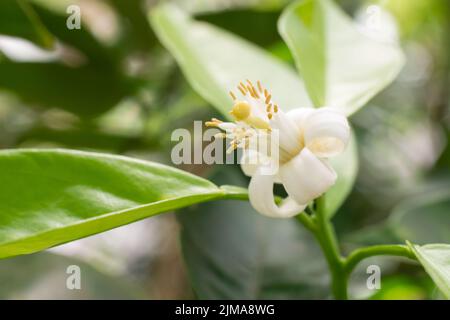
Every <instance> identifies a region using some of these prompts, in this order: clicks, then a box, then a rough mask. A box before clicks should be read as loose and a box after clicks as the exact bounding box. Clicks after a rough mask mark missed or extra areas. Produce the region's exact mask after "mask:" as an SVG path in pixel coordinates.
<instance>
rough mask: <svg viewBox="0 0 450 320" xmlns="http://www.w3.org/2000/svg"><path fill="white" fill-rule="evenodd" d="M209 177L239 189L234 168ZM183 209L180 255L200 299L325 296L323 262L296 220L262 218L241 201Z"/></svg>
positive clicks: (306, 233) (326, 288) (318, 250)
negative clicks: (218, 175)
mask: <svg viewBox="0 0 450 320" xmlns="http://www.w3.org/2000/svg"><path fill="white" fill-rule="evenodd" d="M215 179H216V180H219V181H216V182H220V183H225V182H226V183H232V184H243V185H245V180H244V179H243V177H242V175H239V173H238V172H237V170H236V171H233V170H227V171H223V172H221V173H220V177H216V178H215ZM236 191H237V192H239V190H238V189H236ZM183 211H184V212H180V214H179V215H178V218H179V221H180V222H181V226H182V228H181V242H182V248H183V254H184V258H185V262H186V264H187V269H188V275H189V277H190V280H191V283H192V286H193V288H194V291H195V293H196V294H197V296H198V297H199V298H200V299H289V298H290V299H294V298H296V299H301V298H307V299H313V298H317V299H320V298H326V297H328V295H329V288H328V283H327V282H328V279H327V275H328V272H327V269H326V263H325V260H324V259H323V256H322V254H321V251H320V248H319V247H318V246H317V244H316V242H315V241H314V239H313V238H312V236H311V235H310V233H309V232H308V231H307V230H306V229H305V228H304V227H303V226H302V225H301V224H300V223H298V221H296V219H289V220H285V219H281V220H280V219H270V218H266V217H264V216H262V215H260V214H259V213H257V212H256V211H255V210H253V209H252V207H251V206H250V204H249V203H248V202H246V201H230V200H228V201H214V202H210V203H205V204H202V205H199V206H193V207H189V208H186V209H184V210H183Z"/></svg>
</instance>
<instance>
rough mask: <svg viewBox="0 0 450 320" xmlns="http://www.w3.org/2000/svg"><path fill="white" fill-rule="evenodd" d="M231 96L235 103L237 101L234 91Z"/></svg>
mask: <svg viewBox="0 0 450 320" xmlns="http://www.w3.org/2000/svg"><path fill="white" fill-rule="evenodd" d="M229 94H230V96H231V99H233V101H235V100H236V96H235V95H234V93H233V91H230V92H229Z"/></svg>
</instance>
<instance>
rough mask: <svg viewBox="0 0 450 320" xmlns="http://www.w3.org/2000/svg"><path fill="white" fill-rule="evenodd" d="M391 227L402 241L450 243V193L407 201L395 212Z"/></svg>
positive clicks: (435, 194)
mask: <svg viewBox="0 0 450 320" xmlns="http://www.w3.org/2000/svg"><path fill="white" fill-rule="evenodd" d="M389 227H390V228H391V229H392V230H393V231H394V232H395V234H396V235H397V236H398V237H399V238H401V239H408V240H410V241H412V242H414V243H418V244H426V243H450V232H449V231H450V230H449V228H450V192H449V191H448V190H442V191H441V192H436V191H433V192H432V193H431V194H425V195H422V196H418V197H414V198H412V199H407V200H406V201H405V202H403V203H401V204H400V205H399V206H397V207H396V208H395V209H394V212H393V214H392V215H391V217H390V220H389Z"/></svg>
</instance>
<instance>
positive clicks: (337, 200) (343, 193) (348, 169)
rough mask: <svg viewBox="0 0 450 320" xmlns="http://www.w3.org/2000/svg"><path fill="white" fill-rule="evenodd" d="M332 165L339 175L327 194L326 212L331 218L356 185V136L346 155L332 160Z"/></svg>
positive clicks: (352, 139)
mask: <svg viewBox="0 0 450 320" xmlns="http://www.w3.org/2000/svg"><path fill="white" fill-rule="evenodd" d="M331 165H332V166H333V168H334V169H335V170H336V172H337V173H338V178H337V180H336V183H335V185H334V186H332V187H331V188H330V190H328V191H327V193H326V201H325V212H326V214H327V216H328V217H330V218H331V217H332V216H333V215H334V214H335V213H336V212H337V210H338V209H339V208H340V207H341V205H342V204H343V203H344V201H345V199H346V198H347V196H348V195H349V194H350V191H351V190H352V188H353V184H354V183H355V179H356V174H357V172H358V152H357V146H356V138H355V136H354V135H352V137H351V140H350V143H349V144H348V146H347V149H346V150H345V151H344V153H342V154H340V155H339V156H337V157H335V158H332V159H331Z"/></svg>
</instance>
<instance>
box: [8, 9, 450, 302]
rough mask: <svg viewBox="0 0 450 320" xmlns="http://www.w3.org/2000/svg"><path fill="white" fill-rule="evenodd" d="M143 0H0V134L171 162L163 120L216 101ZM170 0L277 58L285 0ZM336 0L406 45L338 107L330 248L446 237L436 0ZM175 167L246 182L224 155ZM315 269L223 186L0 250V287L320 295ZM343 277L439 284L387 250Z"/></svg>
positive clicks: (44, 292) (357, 293)
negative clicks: (212, 198) (350, 153)
mask: <svg viewBox="0 0 450 320" xmlns="http://www.w3.org/2000/svg"><path fill="white" fill-rule="evenodd" d="M156 2H157V1H141V0H128V1H121V0H83V1H81V0H79V1H75V0H72V1H69V0H60V1H57V0H29V1H27V0H23V1H18V0H17V1H16V0H2V1H1V2H0V148H2V149H5V148H28V147H37V148H40V147H62V148H72V149H81V150H95V151H100V152H108V153H115V154H124V155H128V156H132V157H138V158H142V159H147V160H152V161H159V162H163V163H167V164H169V165H172V164H171V161H170V150H171V147H172V143H171V141H170V135H171V132H172V130H174V129H176V128H188V129H190V128H192V126H193V124H192V122H193V121H194V120H203V121H204V120H207V119H210V118H211V117H213V116H217V114H216V113H215V111H214V109H213V108H212V107H211V106H209V105H208V103H207V102H205V101H204V100H203V99H202V98H201V97H199V96H198V95H197V94H196V93H195V92H194V91H193V90H192V89H191V88H190V86H189V84H188V83H187V82H186V80H185V79H184V77H183V75H182V74H181V71H180V69H179V68H178V67H177V65H176V63H175V62H174V59H173V58H172V57H171V56H170V54H169V53H168V52H167V51H166V50H165V49H164V48H163V47H162V45H161V44H160V43H159V42H158V40H157V38H156V36H155V35H154V33H153V31H152V30H151V28H150V25H149V23H148V21H147V12H148V10H149V9H150V8H151V7H152V6H153V5H155V4H156ZM175 2H178V4H179V5H180V6H182V7H183V8H184V9H185V10H188V11H189V12H191V13H192V14H193V15H194V16H195V17H196V18H197V19H199V20H203V21H206V22H208V23H211V24H214V25H217V26H219V27H221V28H223V29H226V30H228V31H230V32H232V33H234V34H237V35H239V36H241V37H243V38H245V39H247V40H249V41H251V42H253V43H255V44H257V45H259V46H261V47H263V48H265V49H266V50H268V51H269V52H270V53H271V54H273V55H274V56H276V57H278V58H280V59H282V60H284V61H285V62H287V63H289V64H291V65H293V59H292V57H291V55H290V53H289V50H288V49H287V47H286V45H285V44H284V42H283V41H282V40H281V38H280V36H279V35H278V32H277V26H276V22H277V19H278V17H279V15H280V13H281V11H282V9H283V8H284V7H285V6H286V4H287V3H289V2H290V1H287V0H260V1H258V0H203V1H202V0H197V1H194V0H192V1H182V0H180V1H175ZM337 2H338V3H339V5H340V6H341V7H342V8H343V9H344V10H345V11H346V12H347V13H349V14H350V15H353V16H358V15H360V14H361V12H364V10H365V8H367V6H368V5H370V4H377V5H381V6H383V7H384V8H386V9H388V10H389V11H390V12H391V13H392V14H393V16H394V17H395V18H396V20H397V23H398V28H399V34H400V38H401V42H402V47H403V49H404V51H405V54H406V57H407V63H406V65H405V67H404V68H403V70H402V72H401V74H400V75H399V77H398V78H397V79H396V80H395V82H394V83H393V84H392V85H390V86H389V87H388V88H387V89H386V90H384V91H383V92H382V93H381V94H379V95H377V96H376V97H375V98H374V99H372V100H371V101H370V102H369V103H368V105H367V106H366V107H365V108H364V109H362V110H361V111H359V112H358V113H356V114H355V115H353V116H352V117H351V123H352V125H353V128H354V130H355V132H356V136H357V140H358V146H359V158H360V168H359V173H358V177H357V182H356V184H355V187H354V189H353V191H352V193H351V195H350V197H349V198H348V199H347V200H346V202H345V204H344V205H343V207H342V208H341V209H340V210H339V213H338V214H337V215H336V217H335V218H334V222H335V223H336V226H337V232H338V236H339V238H340V239H341V242H342V243H343V245H344V250H347V251H348V250H349V249H352V248H355V247H357V246H359V245H362V244H379V243H401V242H402V241H403V239H409V240H411V241H413V242H415V243H419V244H421V243H430V242H443V243H450V146H449V144H448V140H449V138H450V115H449V100H450V98H449V87H450V83H449V81H450V78H449V76H450V65H449V63H450V61H449V60H450V50H449V45H450V41H449V40H450V39H449V32H448V30H450V28H449V27H450V26H449V24H450V2H449V1H447V0H386V1H358V0H339V1H337ZM71 4H76V5H78V6H79V7H80V8H81V13H82V20H81V21H82V28H81V30H69V29H67V28H66V19H67V17H68V16H69V14H68V13H66V8H67V7H68V6H69V5H71ZM205 45H207V44H205ZM182 169H184V170H188V171H191V172H193V173H195V174H198V175H202V176H204V177H207V178H209V179H212V180H213V181H220V182H221V183H233V184H241V185H244V186H245V185H246V184H247V178H246V177H244V176H243V174H242V173H241V172H240V170H239V168H238V167H237V166H232V165H227V166H220V168H219V166H217V167H214V166H205V165H191V166H183V167H182ZM0 181H1V177H0ZM0 214H1V213H0ZM243 244H245V245H243ZM371 263H376V264H378V265H380V266H381V269H382V289H381V290H379V291H370V290H367V288H366V278H367V274H366V273H365V268H364V267H365V266H367V265H368V264H371ZM71 264H76V265H79V266H80V267H81V269H82V290H73V291H71V290H67V289H66V286H65V279H66V277H67V274H66V268H67V266H69V265H71ZM327 283H328V276H327V271H326V268H325V266H324V261H323V258H322V256H321V254H320V251H319V249H318V248H317V247H316V245H315V244H314V243H313V242H312V241H311V239H310V237H309V235H307V234H306V233H305V232H304V231H303V230H301V228H299V227H298V226H297V225H296V224H295V222H294V223H292V222H287V221H276V222H273V221H272V220H269V219H266V218H263V217H261V216H259V215H257V214H256V213H254V211H253V210H252V209H251V208H250V207H249V205H248V204H245V203H238V202H227V203H221V202H214V203H209V204H207V205H200V206H194V207H192V208H189V209H187V210H183V212H179V213H176V214H168V215H162V216H158V217H155V218H152V219H147V220H144V221H141V222H138V223H135V224H132V225H129V226H124V227H121V228H118V229H115V230H112V231H109V232H106V233H104V234H100V235H96V236H93V237H90V238H87V239H83V240H79V241H76V242H73V243H69V244H66V245H63V246H60V247H57V248H54V249H51V250H48V251H46V252H42V253H37V254H32V255H29V256H22V257H17V258H12V259H8V260H0V298H4V299H13V298H25V299H28V298H31V299H32V298H41V299H50V298H56V299H91V298H97V299H114V298H125V299H128V298H129V299H135V298H138V299H179V298H196V297H199V298H230V299H233V298H235V299H238V298H329V293H328V289H327ZM351 284H352V285H351V293H352V296H353V297H356V298H367V297H371V298H374V299H437V298H440V296H439V294H438V292H437V290H436V289H435V287H434V285H433V284H432V282H431V280H430V279H429V278H428V276H426V274H425V273H424V272H423V270H422V269H421V268H420V267H419V266H418V265H416V264H413V263H410V262H407V261H404V260H401V259H400V260H399V259H393V258H383V259H381V258H378V259H374V260H370V261H368V262H365V263H364V264H363V265H361V266H360V268H359V270H357V271H356V272H355V274H354V275H353V277H352V282H351Z"/></svg>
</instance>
